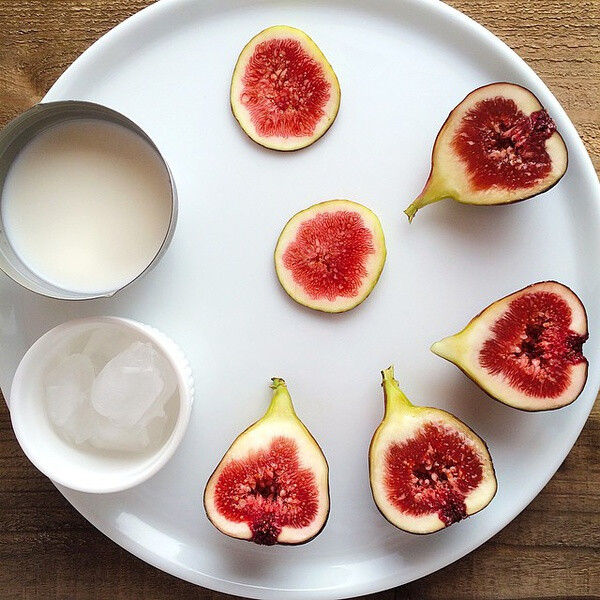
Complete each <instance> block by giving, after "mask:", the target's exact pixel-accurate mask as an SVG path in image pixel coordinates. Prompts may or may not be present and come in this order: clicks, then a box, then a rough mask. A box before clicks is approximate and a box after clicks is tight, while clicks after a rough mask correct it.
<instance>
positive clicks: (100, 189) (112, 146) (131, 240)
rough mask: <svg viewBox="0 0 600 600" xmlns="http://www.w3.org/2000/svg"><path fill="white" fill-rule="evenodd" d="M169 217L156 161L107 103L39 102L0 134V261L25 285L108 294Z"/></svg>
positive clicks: (61, 294)
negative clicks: (105, 104) (103, 104)
mask: <svg viewBox="0 0 600 600" xmlns="http://www.w3.org/2000/svg"><path fill="white" fill-rule="evenodd" d="M176 219H177V194H176V189H175V184H174V181H173V177H172V175H171V172H170V170H169V167H168V165H167V164H166V162H165V160H164V158H163V157H162V155H161V154H160V152H159V150H158V149H157V147H156V146H155V145H154V143H153V142H152V140H151V139H150V138H149V137H148V136H147V135H146V134H145V133H144V131H142V130H141V129H140V128H139V127H138V126H137V125H136V124H135V123H133V122H132V121H131V120H129V119H128V118H126V117H125V116H123V115H121V114H120V113H118V112H116V111H114V110H112V109H109V108H107V107H105V106H101V105H98V104H94V103H89V102H79V101H65V102H51V103H42V104H38V105H36V106H35V107H33V108H32V109H30V110H29V111H27V112H25V113H24V114H22V115H21V116H20V117H17V118H16V119H15V120H14V121H12V122H11V123H9V124H8V125H7V126H6V128H5V129H4V130H3V131H2V132H1V133H0V268H1V269H2V270H3V271H4V272H5V273H7V274H8V275H9V276H10V277H12V278H13V279H14V280H15V281H17V282H18V283H20V284H21V285H23V286H25V287H26V288H28V289H30V290H33V291H34V292H37V293H40V294H43V295H46V296H51V297H55V298H61V299H70V300H76V299H87V298H98V297H105V296H111V295H112V294H114V293H115V292H117V291H118V290H120V289H122V288H123V287H125V286H127V285H128V284H129V283H131V282H132V281H134V280H135V279H137V278H138V277H139V276H140V275H142V274H143V273H146V272H147V271H148V270H149V269H150V268H151V267H153V266H154V265H155V264H156V262H157V261H158V260H159V258H160V257H161V256H162V255H163V253H164V252H165V250H166V248H167V246H168V244H169V242H170V240H171V238H172V236H173V232H174V228H175V223H176Z"/></svg>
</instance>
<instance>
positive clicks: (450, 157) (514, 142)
mask: <svg viewBox="0 0 600 600" xmlns="http://www.w3.org/2000/svg"><path fill="white" fill-rule="evenodd" d="M566 169H567V148H566V146H565V143H564V141H563V139H562V137H561V136H560V134H559V133H558V131H557V130H556V125H555V123H554V121H553V120H552V118H551V117H550V115H549V114H548V112H547V111H546V110H545V109H544V107H543V106H542V105H541V104H540V102H539V100H538V99H537V98H536V97H535V96H534V95H533V94H532V93H531V92H530V91H529V90H527V89H525V88H523V87H521V86H519V85H516V84H513V83H493V84H490V85H486V86H483V87H480V88H478V89H476V90H474V91H473V92H471V93H470V94H469V95H468V96H467V97H466V98H465V99H464V100H463V101H462V102H461V103H460V104H459V105H458V106H456V108H454V110H453V111H452V112H451V113H450V115H449V116H448V118H447V119H446V122H445V123H444V125H443V126H442V128H441V130H440V132H439V134H438V136H437V138H436V141H435V144H434V148H433V154H432V159H431V172H430V174H429V178H428V180H427V183H426V184H425V188H424V189H423V191H422V192H421V194H420V195H419V197H418V198H417V199H416V200H414V202H413V203H412V204H411V205H410V206H409V207H408V208H407V209H406V210H405V211H404V212H405V213H406V215H407V216H408V219H409V221H412V219H413V217H414V216H415V214H416V212H417V211H418V210H419V209H421V208H422V207H423V206H426V205H428V204H432V203H434V202H437V201H439V200H442V199H444V198H452V199H453V200H456V201H458V202H462V203H465V204H480V205H493V204H509V203H512V202H517V201H520V200H525V199H527V198H531V197H532V196H535V195H536V194H539V193H541V192H544V191H546V190H548V189H549V188H551V187H552V186H553V185H555V184H556V183H557V182H558V181H559V180H560V179H561V177H562V176H563V175H564V173H565V171H566Z"/></svg>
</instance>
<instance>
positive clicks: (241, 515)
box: [204, 378, 329, 546]
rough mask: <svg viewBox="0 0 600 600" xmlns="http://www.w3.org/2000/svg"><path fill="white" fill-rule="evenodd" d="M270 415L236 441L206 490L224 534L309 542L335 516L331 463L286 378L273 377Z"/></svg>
mask: <svg viewBox="0 0 600 600" xmlns="http://www.w3.org/2000/svg"><path fill="white" fill-rule="evenodd" d="M272 381H273V384H272V385H271V388H272V389H273V397H272V399H271V403H270V405H269V408H268V410H267V412H266V413H265V415H264V416H263V417H262V418H261V419H259V420H258V421H256V422H255V423H254V424H253V425H251V426H250V427H249V428H248V429H246V430H245V431H244V432H243V433H241V434H240V435H239V436H238V437H237V438H236V439H235V441H234V442H233V443H232V444H231V446H230V447H229V449H228V450H227V452H226V453H225V455H224V456H223V458H222V460H221V462H220V463H219V465H218V466H217V468H216V469H215V471H214V472H213V474H212V475H211V477H210V479H209V480H208V483H207V484H206V488H205V491H204V508H205V511H206V514H207V516H208V518H209V520H210V521H211V523H212V524H213V525H214V526H215V527H216V528H217V529H219V530H220V531H221V532H223V533H224V534H226V535H228V536H231V537H234V538H238V539H241V540H248V541H252V542H254V543H256V544H262V545H268V546H272V545H274V544H303V543H305V542H308V541H309V540H311V539H312V538H314V537H315V536H316V535H318V534H319V533H320V532H321V530H322V529H323V527H324V526H325V523H326V522H327V518H328V515H329V467H328V465H327V461H326V459H325V456H324V455H323V452H322V451H321V448H320V447H319V445H318V444H317V442H316V441H315V439H314V438H313V437H312V435H311V434H310V433H309V431H308V429H307V428H306V427H305V425H304V424H303V423H302V421H300V419H299V418H298V416H297V415H296V412H295V410H294V406H293V404H292V399H291V396H290V394H289V392H288V389H287V386H286V384H285V381H284V380H283V379H279V378H273V380H272Z"/></svg>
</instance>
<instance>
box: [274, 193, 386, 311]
mask: <svg viewBox="0 0 600 600" xmlns="http://www.w3.org/2000/svg"><path fill="white" fill-rule="evenodd" d="M385 259H386V248H385V238H384V235H383V229H382V228H381V223H380V222H379V219H378V218H377V216H376V215H375V213H373V212H372V211H371V210H370V209H368V208H367V207H366V206H363V205H362V204H358V203H356V202H352V201H350V200H328V201H327V202H321V203H320V204H315V205H313V206H311V207H309V208H307V209H305V210H303V211H301V212H299V213H297V214H296V215H294V216H293V217H292V218H291V219H290V220H289V221H288V222H287V224H286V225H285V227H284V228H283V231H282V232H281V235H280V236H279V239H278V241H277V246H276V248H275V270H276V272H277V277H278V278H279V282H280V283H281V285H282V286H283V289H284V290H285V291H286V292H287V293H288V294H289V295H290V296H291V297H292V298H293V299H294V300H296V302H299V303H300V304H303V305H304V306H308V307H309V308H314V309H315V310H321V311H323V312H330V313H339V312H344V311H347V310H350V309H351V308H354V307H355V306H357V305H358V304H360V303H361V302H362V301H363V300H364V299H365V298H366V297H367V296H368V295H369V294H370V293H371V291H372V290H373V288H374V287H375V284H376V283H377V281H378V280H379V276H380V275H381V271H382V270H383V265H384V264H385Z"/></svg>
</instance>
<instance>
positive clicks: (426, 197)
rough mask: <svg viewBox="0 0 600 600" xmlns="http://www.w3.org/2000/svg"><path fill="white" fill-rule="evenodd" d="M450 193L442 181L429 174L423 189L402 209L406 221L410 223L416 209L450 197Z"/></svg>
mask: <svg viewBox="0 0 600 600" xmlns="http://www.w3.org/2000/svg"><path fill="white" fill-rule="evenodd" d="M451 197H453V196H452V193H451V192H448V191H447V190H446V187H445V185H443V182H440V181H439V180H438V179H437V178H436V177H434V176H433V174H432V175H430V176H429V179H428V180H427V183H426V184H425V187H424V188H423V191H422V192H421V193H420V194H419V195H418V196H417V197H416V198H415V199H414V200H413V201H412V203H411V204H410V206H409V207H408V208H407V209H406V210H405V211H404V214H405V215H406V216H407V217H408V222H409V223H412V220H413V219H414V218H415V215H416V214H417V211H418V210H419V209H421V208H423V207H424V206H427V205H428V204H433V203H434V202H439V201H440V200H443V199H444V198H451Z"/></svg>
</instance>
